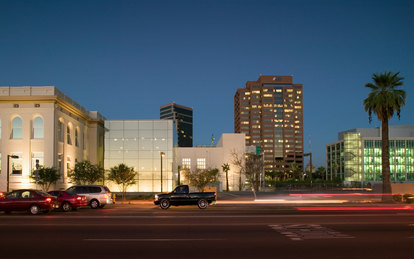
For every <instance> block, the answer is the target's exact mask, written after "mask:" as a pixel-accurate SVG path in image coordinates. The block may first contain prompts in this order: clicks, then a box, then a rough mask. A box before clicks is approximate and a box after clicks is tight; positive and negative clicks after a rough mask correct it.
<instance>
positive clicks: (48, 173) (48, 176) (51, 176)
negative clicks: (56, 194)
mask: <svg viewBox="0 0 414 259" xmlns="http://www.w3.org/2000/svg"><path fill="white" fill-rule="evenodd" d="M30 177H31V178H32V179H33V180H34V181H35V183H36V184H38V185H40V187H41V188H42V190H43V191H44V192H47V191H49V188H50V186H51V185H52V184H55V183H56V182H57V181H58V180H59V178H60V175H59V172H58V171H57V170H56V169H55V168H52V167H42V166H41V167H40V168H39V169H37V170H36V171H35V172H34V173H33V174H32V175H31V176H30Z"/></svg>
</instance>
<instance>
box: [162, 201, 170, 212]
mask: <svg viewBox="0 0 414 259" xmlns="http://www.w3.org/2000/svg"><path fill="white" fill-rule="evenodd" d="M160 207H161V209H163V210H166V209H168V208H169V207H170V201H169V200H167V199H162V200H161V201H160Z"/></svg>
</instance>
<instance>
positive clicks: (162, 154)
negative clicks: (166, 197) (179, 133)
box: [160, 152, 165, 192]
mask: <svg viewBox="0 0 414 259" xmlns="http://www.w3.org/2000/svg"><path fill="white" fill-rule="evenodd" d="M160 155H161V192H162V158H163V157H164V156H165V153H164V152H161V153H160Z"/></svg>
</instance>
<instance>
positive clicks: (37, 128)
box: [33, 116, 44, 138]
mask: <svg viewBox="0 0 414 259" xmlns="http://www.w3.org/2000/svg"><path fill="white" fill-rule="evenodd" d="M43 137H44V125H43V119H42V117H40V116H38V117H36V118H34V119H33V138H43Z"/></svg>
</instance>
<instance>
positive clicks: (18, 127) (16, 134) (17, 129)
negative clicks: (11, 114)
mask: <svg viewBox="0 0 414 259" xmlns="http://www.w3.org/2000/svg"><path fill="white" fill-rule="evenodd" d="M11 138H12V139H22V138H23V122H22V118H20V117H15V118H14V119H13V121H12V132H11Z"/></svg>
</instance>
